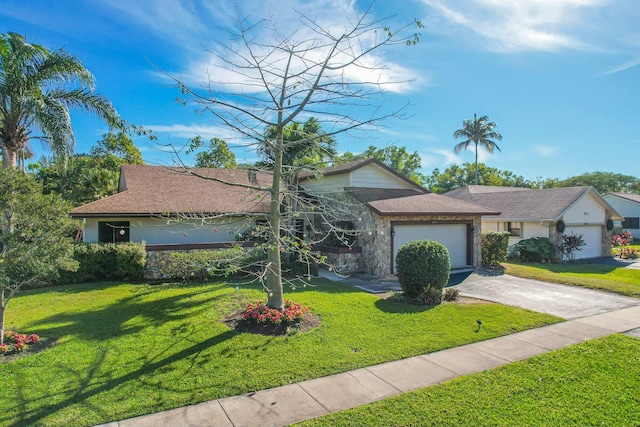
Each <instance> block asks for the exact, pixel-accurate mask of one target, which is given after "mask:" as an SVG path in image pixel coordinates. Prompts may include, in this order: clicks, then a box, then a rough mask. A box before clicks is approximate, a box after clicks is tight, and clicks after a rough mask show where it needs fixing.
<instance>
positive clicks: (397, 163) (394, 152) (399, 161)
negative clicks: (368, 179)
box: [334, 145, 426, 185]
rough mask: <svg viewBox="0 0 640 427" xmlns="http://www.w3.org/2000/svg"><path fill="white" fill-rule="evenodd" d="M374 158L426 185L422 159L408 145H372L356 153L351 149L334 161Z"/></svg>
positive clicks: (344, 161) (342, 161) (343, 161)
mask: <svg viewBox="0 0 640 427" xmlns="http://www.w3.org/2000/svg"><path fill="white" fill-rule="evenodd" d="M372 157H373V158H374V159H376V160H378V161H380V162H381V163H384V164H385V165H387V166H389V167H390V168H391V169H393V170H395V171H396V172H398V173H399V174H401V175H403V176H405V177H407V178H409V179H410V180H412V181H414V182H416V183H418V184H420V185H424V183H425V182H426V176H424V175H423V174H422V173H421V172H420V168H422V159H421V158H420V154H418V152H417V151H414V152H413V153H409V152H408V151H407V148H406V147H396V146H395V145H392V146H389V147H384V148H378V147H376V146H374V145H370V146H369V148H367V149H366V150H365V151H364V152H362V153H359V154H354V153H351V152H349V151H347V152H345V153H344V154H342V155H341V156H339V157H338V158H336V159H335V160H334V163H336V164H337V163H347V162H351V161H354V160H360V159H369V158H372Z"/></svg>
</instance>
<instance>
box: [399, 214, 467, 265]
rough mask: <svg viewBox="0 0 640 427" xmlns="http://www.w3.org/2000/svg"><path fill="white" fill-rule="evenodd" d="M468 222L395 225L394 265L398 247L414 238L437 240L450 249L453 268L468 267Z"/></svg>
mask: <svg viewBox="0 0 640 427" xmlns="http://www.w3.org/2000/svg"><path fill="white" fill-rule="evenodd" d="M467 228H468V226H467V224H428V225H423V224H418V225H416V224H411V225H395V226H394V227H393V231H394V233H395V234H394V237H393V266H394V271H395V259H396V255H397V254H398V248H400V246H402V245H404V244H405V243H408V242H411V241H413V240H435V241H437V242H440V243H442V244H443V245H444V246H446V248H447V249H448V250H449V257H450V258H451V268H459V267H466V266H467V265H469V262H468V255H467V254H468V238H467V233H468V230H467Z"/></svg>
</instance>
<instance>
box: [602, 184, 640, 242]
mask: <svg viewBox="0 0 640 427" xmlns="http://www.w3.org/2000/svg"><path fill="white" fill-rule="evenodd" d="M604 199H605V200H606V201H607V202H608V203H609V204H610V205H611V207H612V208H613V209H615V210H616V212H618V213H619V214H620V215H622V216H623V217H625V218H626V217H631V218H637V217H640V203H637V202H633V201H631V200H627V199H623V198H621V197H618V196H614V195H612V194H607V195H606V196H604ZM616 223H617V224H616V225H617V226H618V227H620V226H621V222H620V221H616ZM622 231H628V232H630V233H631V234H632V235H633V237H635V238H636V239H640V229H629V228H624V229H622Z"/></svg>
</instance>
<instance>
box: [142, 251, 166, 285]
mask: <svg viewBox="0 0 640 427" xmlns="http://www.w3.org/2000/svg"><path fill="white" fill-rule="evenodd" d="M171 252H173V251H148V252H147V263H146V265H145V269H144V278H145V279H147V280H161V279H164V277H163V275H162V273H161V272H160V269H161V268H162V266H163V265H164V264H165V263H167V262H169V260H170V256H171Z"/></svg>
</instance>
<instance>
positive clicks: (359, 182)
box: [349, 164, 415, 188]
mask: <svg viewBox="0 0 640 427" xmlns="http://www.w3.org/2000/svg"><path fill="white" fill-rule="evenodd" d="M349 186H350V187H365V188H415V187H414V186H412V185H411V184H410V183H408V182H406V181H404V180H403V179H400V178H398V177H397V176H395V175H394V174H392V173H390V172H388V171H386V170H384V169H382V168H380V167H378V166H376V165H374V164H368V165H366V166H364V167H362V168H360V169H356V170H355V171H353V172H351V182H350V184H349Z"/></svg>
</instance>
